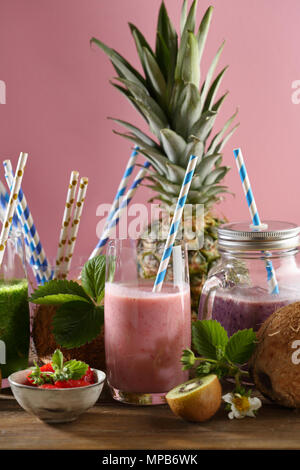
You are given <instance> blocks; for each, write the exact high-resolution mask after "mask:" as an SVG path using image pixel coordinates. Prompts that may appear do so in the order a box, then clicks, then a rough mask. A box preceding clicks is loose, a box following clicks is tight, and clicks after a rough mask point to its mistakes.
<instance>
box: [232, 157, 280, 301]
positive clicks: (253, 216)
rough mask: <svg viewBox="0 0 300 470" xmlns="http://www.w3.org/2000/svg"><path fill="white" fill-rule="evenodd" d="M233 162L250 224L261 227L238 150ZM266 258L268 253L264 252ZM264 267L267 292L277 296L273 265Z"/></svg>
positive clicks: (267, 262)
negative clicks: (247, 209) (248, 213)
mask: <svg viewBox="0 0 300 470" xmlns="http://www.w3.org/2000/svg"><path fill="white" fill-rule="evenodd" d="M233 154H234V157H235V161H236V164H237V168H238V171H239V175H240V178H241V182H242V186H243V190H244V193H245V196H246V200H247V204H248V207H249V211H250V215H251V219H252V223H253V225H254V226H256V227H259V226H260V225H261V221H260V217H259V214H258V210H257V207H256V203H255V199H254V196H253V192H252V189H251V185H250V181H249V178H248V174H247V170H246V166H245V162H244V158H243V155H242V151H241V149H240V148H238V149H234V151H233ZM264 253H265V254H266V255H267V256H268V253H267V252H264ZM265 265H266V270H267V281H268V286H269V291H270V292H271V293H272V294H278V293H279V288H278V283H277V280H276V274H275V270H274V268H273V264H272V262H271V261H268V260H265Z"/></svg>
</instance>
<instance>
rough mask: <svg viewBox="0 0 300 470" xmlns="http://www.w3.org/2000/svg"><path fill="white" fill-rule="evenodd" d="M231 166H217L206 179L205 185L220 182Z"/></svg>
mask: <svg viewBox="0 0 300 470" xmlns="http://www.w3.org/2000/svg"><path fill="white" fill-rule="evenodd" d="M229 170H230V168H229V167H228V166H221V167H219V168H215V169H214V170H213V171H212V172H211V173H210V174H209V175H208V176H207V177H206V178H205V180H204V184H205V185H209V184H216V183H219V182H220V181H221V180H222V179H224V178H225V176H226V174H227V173H228V171H229Z"/></svg>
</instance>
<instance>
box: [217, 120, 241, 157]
mask: <svg viewBox="0 0 300 470" xmlns="http://www.w3.org/2000/svg"><path fill="white" fill-rule="evenodd" d="M239 125H240V123H239V122H238V123H237V124H236V125H235V126H234V127H233V128H232V129H231V130H230V132H228V134H227V135H226V137H224V139H223V140H222V142H220V143H219V145H217V147H216V151H217V152H218V153H220V152H221V151H222V150H223V148H224V147H225V145H226V144H227V142H228V140H229V139H230V138H231V136H232V135H233V134H234V133H235V131H236V130H237V128H238V127H239Z"/></svg>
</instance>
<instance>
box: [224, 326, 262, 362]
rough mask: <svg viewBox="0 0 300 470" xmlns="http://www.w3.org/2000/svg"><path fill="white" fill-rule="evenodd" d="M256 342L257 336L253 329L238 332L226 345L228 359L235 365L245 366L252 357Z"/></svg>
mask: <svg viewBox="0 0 300 470" xmlns="http://www.w3.org/2000/svg"><path fill="white" fill-rule="evenodd" d="M255 341H256V334H255V333H254V331H253V329H252V328H250V329H249V330H240V331H237V332H236V333H234V335H232V336H231V338H230V339H229V341H228V343H227V345H226V349H225V355H226V358H227V359H228V360H229V361H231V362H233V363H235V364H245V363H246V362H248V360H249V359H250V357H251V356H252V353H253V351H254V348H255Z"/></svg>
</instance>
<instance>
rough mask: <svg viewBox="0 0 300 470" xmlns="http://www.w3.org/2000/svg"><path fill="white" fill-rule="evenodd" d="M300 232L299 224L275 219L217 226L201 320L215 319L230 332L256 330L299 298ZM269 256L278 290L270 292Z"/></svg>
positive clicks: (201, 306) (202, 299)
mask: <svg viewBox="0 0 300 470" xmlns="http://www.w3.org/2000/svg"><path fill="white" fill-rule="evenodd" d="M299 233H300V227H298V226H297V225H295V224H292V223H289V222H279V221H266V222H265V223H264V224H262V225H261V226H260V227H253V226H252V225H249V223H247V222H236V223H230V224H226V225H223V226H221V227H220V228H219V229H218V249H219V252H220V255H221V258H220V261H219V263H218V264H217V265H216V266H214V267H213V268H212V270H211V271H210V272H209V275H208V278H207V281H206V282H205V284H204V287H203V291H202V294H201V298H200V304H199V319H200V320H201V319H215V320H218V321H219V322H220V323H221V324H222V325H223V327H224V328H225V329H226V330H227V332H228V334H229V336H231V335H232V334H233V333H235V332H236V331H238V330H241V329H244V328H253V329H254V330H255V331H257V330H258V329H259V327H260V325H261V324H262V323H263V322H264V321H265V320H266V319H267V318H268V317H269V315H271V314H272V313H273V312H275V311H276V310H277V309H278V308H280V307H283V306H284V305H287V304H290V303H293V302H296V301H299V300H300V265H299V262H298V260H297V254H298V251H299V250H298V247H299ZM267 261H271V263H272V265H273V268H274V272H275V278H276V281H277V284H278V288H279V293H278V294H273V293H271V292H270V291H269V288H268V282H267V271H266V262H267Z"/></svg>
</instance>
